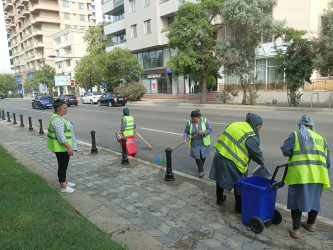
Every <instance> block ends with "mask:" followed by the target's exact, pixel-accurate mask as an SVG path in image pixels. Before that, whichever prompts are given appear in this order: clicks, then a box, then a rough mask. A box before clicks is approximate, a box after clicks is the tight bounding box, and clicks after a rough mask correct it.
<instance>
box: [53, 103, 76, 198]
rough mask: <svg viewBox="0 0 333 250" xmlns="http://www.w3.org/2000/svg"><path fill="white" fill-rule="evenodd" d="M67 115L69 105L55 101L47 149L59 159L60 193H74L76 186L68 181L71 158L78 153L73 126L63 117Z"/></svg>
mask: <svg viewBox="0 0 333 250" xmlns="http://www.w3.org/2000/svg"><path fill="white" fill-rule="evenodd" d="M66 114H67V104H66V103H65V102H64V101H55V102H54V114H53V115H52V117H51V120H50V123H49V127H48V135H47V148H48V149H49V150H51V151H52V152H54V153H55V155H56V157H57V161H58V179H59V183H60V191H61V192H63V193H72V192H74V188H73V187H74V186H75V184H74V183H72V182H69V181H67V178H66V174H67V168H68V163H69V158H70V157H71V156H73V151H77V144H76V140H75V135H74V126H73V124H72V123H71V122H70V121H68V120H66V119H65V118H64V117H63V116H64V115H66Z"/></svg>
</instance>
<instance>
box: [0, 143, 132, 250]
mask: <svg viewBox="0 0 333 250" xmlns="http://www.w3.org/2000/svg"><path fill="white" fill-rule="evenodd" d="M0 249H89V250H90V249H99V250H100V249H128V248H127V247H126V246H123V245H121V244H119V243H117V242H114V241H112V240H110V237H109V236H108V234H107V233H105V232H102V231H100V230H99V229H98V227H97V226H96V225H94V224H92V223H91V222H90V221H88V220H87V219H86V218H84V217H83V216H81V215H80V214H79V213H78V212H77V211H76V210H75V209H74V208H73V207H72V206H71V205H69V204H68V203H67V202H66V201H65V199H63V198H62V197H61V195H60V194H59V193H58V191H56V190H54V189H52V188H51V187H49V186H48V184H47V183H46V181H45V180H44V179H42V178H41V177H40V176H38V175H36V174H34V173H32V172H30V171H29V170H27V169H26V168H25V167H24V166H23V165H22V164H20V163H18V162H17V161H16V159H15V158H13V157H12V156H11V155H10V154H9V153H8V152H7V151H6V150H5V149H4V148H3V147H1V146H0Z"/></svg>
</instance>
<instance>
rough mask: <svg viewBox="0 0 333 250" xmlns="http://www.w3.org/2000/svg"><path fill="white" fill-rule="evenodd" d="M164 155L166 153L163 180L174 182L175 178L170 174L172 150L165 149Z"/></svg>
mask: <svg viewBox="0 0 333 250" xmlns="http://www.w3.org/2000/svg"><path fill="white" fill-rule="evenodd" d="M165 153H166V173H165V177H164V180H165V181H174V180H175V177H174V176H173V173H172V163H171V154H172V149H171V148H167V149H165Z"/></svg>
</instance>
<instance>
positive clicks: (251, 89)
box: [246, 83, 260, 105]
mask: <svg viewBox="0 0 333 250" xmlns="http://www.w3.org/2000/svg"><path fill="white" fill-rule="evenodd" d="M259 87H260V84H258V83H254V84H251V85H249V86H248V87H247V89H248V92H247V93H246V95H247V98H246V103H247V104H249V105H254V104H255V103H256V100H257V99H258V97H259V94H258V89H259Z"/></svg>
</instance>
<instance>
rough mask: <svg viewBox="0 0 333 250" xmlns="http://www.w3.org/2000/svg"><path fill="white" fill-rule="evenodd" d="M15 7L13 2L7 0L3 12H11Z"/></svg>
mask: <svg viewBox="0 0 333 250" xmlns="http://www.w3.org/2000/svg"><path fill="white" fill-rule="evenodd" d="M13 7H14V4H13V1H12V0H7V2H6V5H5V6H4V7H3V11H9V10H12V9H13Z"/></svg>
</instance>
